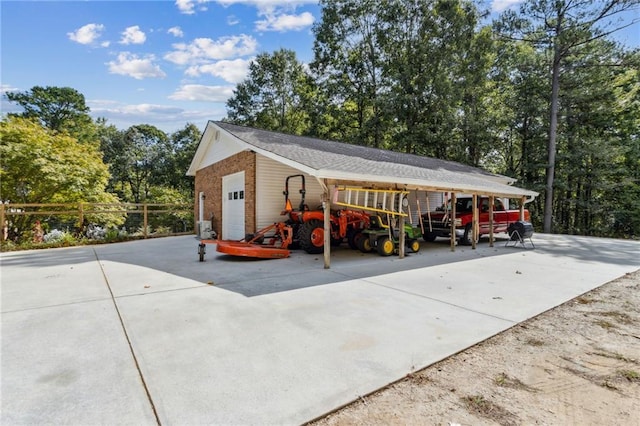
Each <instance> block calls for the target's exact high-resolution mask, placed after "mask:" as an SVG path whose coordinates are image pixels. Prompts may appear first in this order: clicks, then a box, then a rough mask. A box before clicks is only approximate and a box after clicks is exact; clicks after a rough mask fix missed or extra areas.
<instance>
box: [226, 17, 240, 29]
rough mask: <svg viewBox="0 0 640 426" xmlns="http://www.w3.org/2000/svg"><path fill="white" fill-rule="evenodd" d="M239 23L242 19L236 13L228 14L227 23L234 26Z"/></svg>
mask: <svg viewBox="0 0 640 426" xmlns="http://www.w3.org/2000/svg"><path fill="white" fill-rule="evenodd" d="M239 23H240V20H239V19H238V18H237V17H236V16H235V15H229V16H227V25H229V26H231V27H232V26H234V25H238V24H239Z"/></svg>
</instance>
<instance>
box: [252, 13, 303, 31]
mask: <svg viewBox="0 0 640 426" xmlns="http://www.w3.org/2000/svg"><path fill="white" fill-rule="evenodd" d="M265 17H266V19H263V20H261V21H256V30H258V31H279V32H286V31H299V30H302V29H304V28H306V27H309V26H311V25H313V21H314V18H313V15H312V14H311V13H309V12H303V13H301V14H300V15H287V14H282V15H277V14H266V15H265Z"/></svg>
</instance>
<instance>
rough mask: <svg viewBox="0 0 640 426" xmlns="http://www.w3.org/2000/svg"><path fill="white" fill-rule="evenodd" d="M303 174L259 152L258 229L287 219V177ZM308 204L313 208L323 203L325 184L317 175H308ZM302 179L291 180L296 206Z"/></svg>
mask: <svg viewBox="0 0 640 426" xmlns="http://www.w3.org/2000/svg"><path fill="white" fill-rule="evenodd" d="M297 174H300V171H299V170H296V169H294V168H292V167H289V166H286V165H284V164H281V163H278V162H276V161H273V160H271V159H269V158H267V157H264V156H262V155H256V228H257V229H260V228H263V227H265V226H269V225H271V224H273V223H275V222H280V221H283V220H285V219H286V217H285V216H281V215H280V212H282V210H284V195H283V193H282V192H283V191H284V183H285V179H286V178H287V176H290V175H297ZM305 181H306V189H307V193H306V197H305V199H306V204H307V205H308V206H309V208H311V209H315V208H317V207H318V206H320V205H321V203H322V201H321V196H322V187H321V186H320V184H319V183H318V181H317V180H316V178H314V177H311V176H308V175H306V176H305ZM300 185H301V181H300V179H299V178H297V179H291V181H290V182H289V198H290V199H291V202H292V204H293V207H294V208H297V207H298V205H299V204H300V192H299V191H300Z"/></svg>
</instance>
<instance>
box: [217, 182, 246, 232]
mask: <svg viewBox="0 0 640 426" xmlns="http://www.w3.org/2000/svg"><path fill="white" fill-rule="evenodd" d="M244 195H245V193H244V172H239V173H234V174H232V175H228V176H224V177H223V178H222V238H223V239H225V240H241V239H243V238H244Z"/></svg>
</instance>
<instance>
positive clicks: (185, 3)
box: [176, 0, 209, 15]
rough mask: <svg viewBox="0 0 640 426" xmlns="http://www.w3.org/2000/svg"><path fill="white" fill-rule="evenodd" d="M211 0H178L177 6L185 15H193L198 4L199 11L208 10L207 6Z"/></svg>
mask: <svg viewBox="0 0 640 426" xmlns="http://www.w3.org/2000/svg"><path fill="white" fill-rule="evenodd" d="M208 2H209V0H176V6H177V7H178V10H179V11H180V13H184V14H185V15H193V14H194V13H196V12H195V10H194V9H195V8H196V6H198V10H199V11H204V10H207V7H206V6H205V4H206V3H208Z"/></svg>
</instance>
